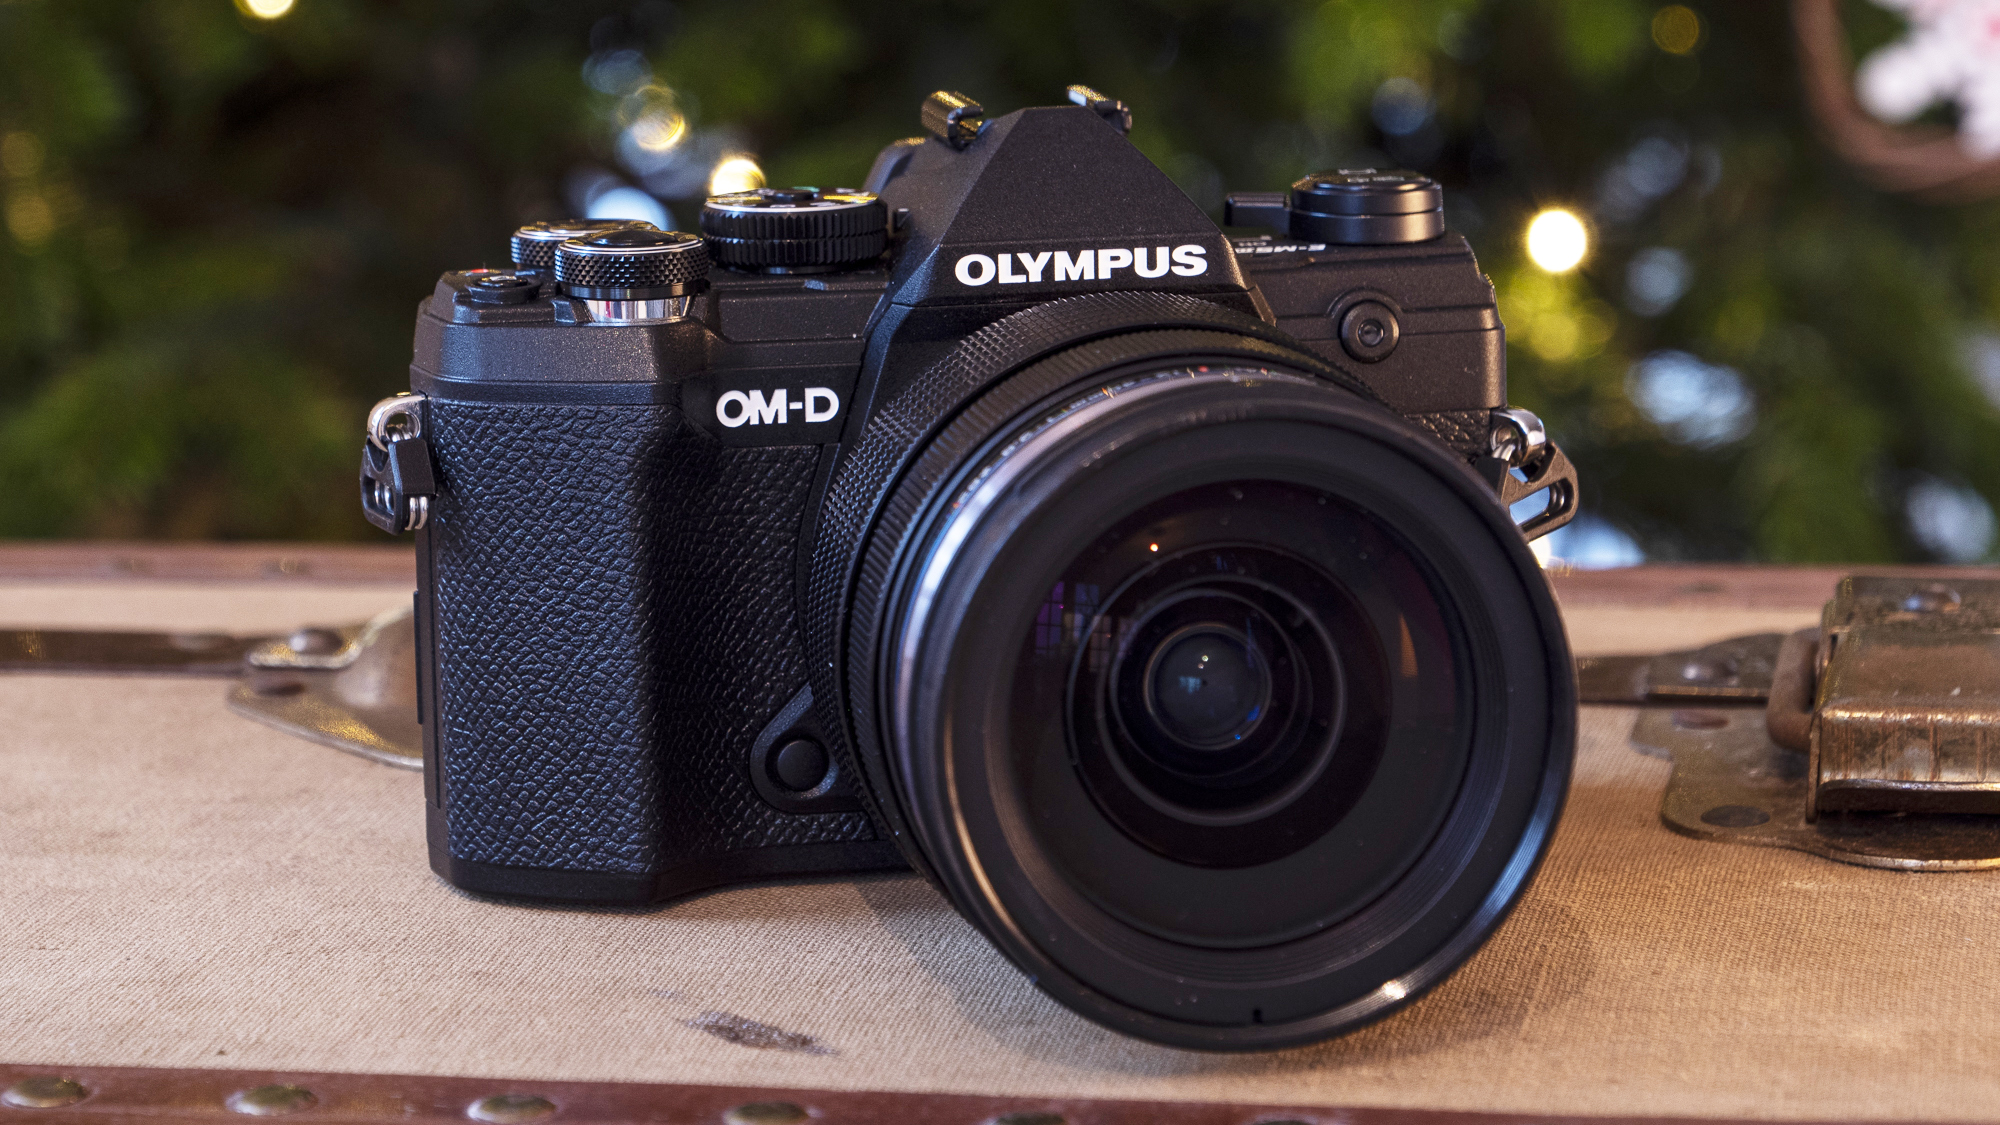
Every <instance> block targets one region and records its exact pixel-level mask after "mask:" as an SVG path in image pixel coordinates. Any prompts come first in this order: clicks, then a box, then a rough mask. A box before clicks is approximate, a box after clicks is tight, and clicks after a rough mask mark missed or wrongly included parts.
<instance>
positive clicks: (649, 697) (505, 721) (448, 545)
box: [429, 399, 875, 882]
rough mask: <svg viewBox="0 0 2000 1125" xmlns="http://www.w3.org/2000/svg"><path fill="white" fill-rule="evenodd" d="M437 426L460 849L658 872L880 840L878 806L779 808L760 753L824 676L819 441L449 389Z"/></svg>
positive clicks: (488, 856) (442, 677) (443, 605)
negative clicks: (723, 438) (809, 546)
mask: <svg viewBox="0 0 2000 1125" xmlns="http://www.w3.org/2000/svg"><path fill="white" fill-rule="evenodd" d="M429 422H430V425H431V430H430V435H429V436H430V440H431V444H432V448H433V449H434V450H435V452H436V457H437V466H438V474H439V495H438V498H437V501H436V503H435V505H434V507H433V509H432V512H433V514H432V517H431V527H432V535H431V543H432V551H433V556H432V564H433V568H434V580H433V582H434V585H433V597H434V598H435V603H436V614H437V639H436V645H437V655H438V660H437V667H438V676H439V683H438V700H439V705H438V708H439V712H440V714H439V716H438V719H437V723H438V732H439V736H440V743H441V747H440V757H441V759H442V770H443V781H444V802H445V825H446V839H447V841H448V846H449V848H450V851H451V854H452V855H453V856H455V857H457V858H459V859H462V860H469V861H473V862H475V863H481V864H493V865H505V866H510V867H522V868H534V869H557V870H564V871H578V872H600V873H608V874H615V875H624V876H631V877H635V878H646V877H655V876H660V875H661V874H662V873H666V872H671V871H672V870H674V869H677V868H688V867H698V866H701V865H703V864H705V863H707V864H709V865H710V866H713V861H714V860H715V859H716V857H719V856H722V855H725V854H727V853H733V852H741V851H742V850H744V849H761V848H772V847H780V846H785V845H794V844H818V843H836V842H851V841H865V840H871V839H874V838H875V833H874V831H873V829H872V827H871V826H870V824H869V822H868V820H867V818H866V817H865V816H864V815H863V814H861V813H856V812H849V813H821V814H814V815H797V814H790V813H783V812H780V811H778V810H777V809H774V808H772V807H771V806H769V805H767V804H765V803H764V802H763V801H762V800H760V799H759V798H758V797H757V795H756V792H755V790H754V789H753V788H752V786H751V784H750V781H749V777H748V775H747V773H746V772H745V766H744V761H745V754H746V752H747V749H748V747H749V746H750V744H751V742H752V740H753V739H754V738H755V737H756V735H757V733H758V731H759V730H760V729H761V728H762V727H763V725H764V724H765V723H767V722H769V721H770V719H771V718H772V716H773V715H775V714H776V713H777V712H778V711H779V710H781V709H782V708H783V707H784V705H785V704H786V702H787V701H788V700H789V699H790V698H791V696H792V695H793V694H794V693H796V692H797V691H798V689H799V687H800V685H802V684H803V683H805V681H806V674H805V669H804V666H803V659H804V658H803V646H802V644H801V643H800V639H799V632H798V622H797V620H796V611H795V598H794V595H793V590H794V585H793V566H794V561H793V560H794V559H795V557H796V554H795V553H796V550H797V536H798V530H799V520H800V517H801V514H802V508H803V504H804V502H805V498H806V494H807V491H808V488H809V485H810V482H811V477H812V473H813V471H814V466H815V464H816V458H817V453H818V450H817V448H816V447H811V446H779V447H760V448H738V449H725V448H722V447H719V446H717V445H715V444H714V443H713V442H712V441H710V440H709V439H707V438H704V437H701V436H699V435H697V434H695V433H694V432H693V431H692V430H689V429H687V428H683V427H680V426H679V418H678V408H677V407H674V406H660V405H653V406H644V405H633V406H602V405H556V404H521V403H506V404H496V403H469V402H453V401H441V400H438V399H433V400H432V401H431V403H430V406H429ZM708 881H709V882H714V881H716V880H714V879H710V880H708Z"/></svg>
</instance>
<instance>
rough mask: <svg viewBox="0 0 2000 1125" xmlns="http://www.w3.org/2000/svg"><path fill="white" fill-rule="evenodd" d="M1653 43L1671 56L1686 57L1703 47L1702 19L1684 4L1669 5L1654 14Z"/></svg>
mask: <svg viewBox="0 0 2000 1125" xmlns="http://www.w3.org/2000/svg"><path fill="white" fill-rule="evenodd" d="M1653 43H1654V44H1655V45H1657V46H1658V47H1659V48H1660V50H1662V51H1665V52H1666V53H1668V54H1670V55H1685V54H1687V53H1688V52H1689V51H1692V50H1694V49H1695V48H1696V47H1699V46H1700V45H1701V17H1700V16H1698V15H1696V14H1695V11H1694V9H1693V8H1690V7H1687V6H1686V5H1684V4H1669V5H1667V6H1666V7H1664V8H1661V9H1660V10H1659V11H1657V12H1655V13H1653Z"/></svg>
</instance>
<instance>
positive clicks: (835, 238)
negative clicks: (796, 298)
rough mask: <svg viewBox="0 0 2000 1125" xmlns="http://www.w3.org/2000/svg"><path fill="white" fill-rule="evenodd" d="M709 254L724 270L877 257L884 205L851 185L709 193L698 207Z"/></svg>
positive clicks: (802, 269)
mask: <svg viewBox="0 0 2000 1125" xmlns="http://www.w3.org/2000/svg"><path fill="white" fill-rule="evenodd" d="M701 233H702V234H703V236H705V237H706V238H707V239H708V250H709V253H710V254H712V255H714V257H715V260H716V261H717V262H720V263H721V264H723V265H725V266H729V267H731V268H732V269H740V270H766V271H769V272H772V273H812V272H818V271H824V270H833V269H839V268H841V267H843V266H854V265H858V264H860V263H862V262H867V261H870V260H872V259H874V258H876V257H879V256H880V255H881V253H882V251H883V250H885V249H887V248H888V245H889V210H888V208H887V207H885V206H883V204H882V201H881V200H880V199H879V198H877V197H875V196H874V195H871V194H869V193H868V192H865V191H855V190H853V189H851V188H834V189H833V190H831V191H824V192H823V191H821V190H819V189H818V188H810V187H800V188H758V189H757V190H755V191H739V192H733V193H731V194H729V195H713V196H710V197H709V199H708V202H707V203H705V204H703V205H702V208H701Z"/></svg>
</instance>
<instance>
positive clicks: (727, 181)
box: [708, 156, 764, 195]
mask: <svg viewBox="0 0 2000 1125" xmlns="http://www.w3.org/2000/svg"><path fill="white" fill-rule="evenodd" d="M763 186H764V170H763V169H762V168H759V167H757V161H756V160H754V159H752V158H750V157H748V156H731V157H727V158H725V159H724V160H723V161H722V163H720V164H717V165H716V166H715V173H714V174H713V175H711V176H709V178H708V194H710V195H728V194H729V193H730V192H733V191H754V190H756V189H757V188H760V187H763Z"/></svg>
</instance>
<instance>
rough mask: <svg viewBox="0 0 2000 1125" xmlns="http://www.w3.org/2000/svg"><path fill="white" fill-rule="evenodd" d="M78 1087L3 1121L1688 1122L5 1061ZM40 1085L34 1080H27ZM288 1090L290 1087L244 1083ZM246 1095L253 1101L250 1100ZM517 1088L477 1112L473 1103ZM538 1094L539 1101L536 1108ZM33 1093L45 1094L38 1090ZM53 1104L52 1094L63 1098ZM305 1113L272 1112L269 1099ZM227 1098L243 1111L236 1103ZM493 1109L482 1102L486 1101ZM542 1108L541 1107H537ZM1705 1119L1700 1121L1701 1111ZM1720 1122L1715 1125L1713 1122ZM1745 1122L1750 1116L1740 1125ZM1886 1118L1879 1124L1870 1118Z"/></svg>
mask: <svg viewBox="0 0 2000 1125" xmlns="http://www.w3.org/2000/svg"><path fill="white" fill-rule="evenodd" d="M50 1078H61V1079H67V1080H69V1081H71V1082H74V1083H76V1084H77V1086H79V1087H81V1088H82V1089H83V1090H84V1091H85V1095H84V1097H83V1098H82V1099H81V1100H80V1101H77V1102H75V1103H74V1104H72V1105H67V1106H55V1107H50V1108H17V1107H15V1106H14V1105H12V1104H5V1103H8V1102H9V1097H8V1096H7V1095H0V1122H8V1123H10V1125H12V1123H14V1122H20V1123H26V1122H50V1123H56V1122H73V1123H74V1122H89V1123H91V1125H111V1123H115V1122H133V1123H135V1125H138V1123H148V1122H151V1123H157V1122H169V1121H209V1122H221V1121H236V1122H242V1121H244V1120H245V1119H246V1118H245V1116H244V1115H245V1114H250V1113H256V1112H257V1109H256V1108H255V1107H256V1106H257V1105H258V1103H259V1102H261V1103H262V1107H263V1109H264V1113H263V1114H260V1116H266V1115H267V1116H283V1117H287V1118H289V1119H291V1120H292V1121H295V1122H297V1125H377V1123H380V1125H389V1123H391V1122H394V1123H398V1125H443V1123H445V1122H452V1123H458V1125H462V1123H464V1122H466V1121H468V1120H471V1121H479V1120H487V1121H495V1122H500V1123H502V1125H573V1123H590V1125H597V1123H610V1122H659V1123H662V1125H669V1123H670V1125H697V1123H710V1122H713V1123H715V1125H787V1123H800V1125H803V1123H806V1122H811V1123H812V1125H891V1123H895V1125H904V1123H908V1125H917V1123H923V1125H1281V1123H1282V1125H1293V1123H1298V1125H1306V1123H1310V1125H1335V1123H1336V1122H1337V1123H1339V1125H1670V1123H1672V1122H1687V1121H1689V1120H1691V1119H1688V1118H1665V1117H1565V1116H1550V1115H1548V1114H1539V1113H1536V1114H1524V1113H1478V1112H1464V1111H1454V1110H1416V1109H1370V1108H1364V1107H1348V1108H1333V1107H1327V1106H1310V1107H1309V1106H1274V1105H1222V1104H1217V1103H1213V1102H1139V1101H1109V1100H1100V1099H1094V1098H1062V1097H1057V1098H1031V1097H986V1096H979V1095H969V1094H924V1093H899V1092H892V1091H844V1090H843V1091H835V1090H785V1089H776V1088H758V1087H747V1086H669V1085H652V1084H640V1083H631V1082H539V1081H529V1080H524V1081H512V1080H494V1079H486V1078H438V1077H420V1076H413V1075H386V1074H317V1073H302V1072H293V1071H246V1070H168V1069H152V1068H135V1067H90V1066H84V1067H64V1066H20V1065H5V1064H0V1086H4V1087H6V1088H7V1092H8V1095H11V1093H12V1091H13V1090H15V1089H21V1088H23V1087H22V1086H17V1085H16V1084H17V1083H23V1084H24V1085H26V1088H27V1089H29V1090H30V1091H34V1090H37V1089H39V1090H41V1091H43V1092H44V1094H46V1091H47V1089H48V1083H47V1082H46V1080H47V1079H50ZM33 1079H42V1080H44V1082H43V1083H42V1084H41V1085H40V1086H35V1085H32V1084H26V1083H24V1080H33ZM265 1087H295V1088H297V1089H299V1090H304V1091H307V1092H308V1094H309V1096H302V1095H299V1094H298V1093H296V1092H285V1093H279V1095H278V1096H275V1097H274V1096H271V1094H269V1093H267V1094H265V1095H264V1096H263V1097H261V1098H260V1097H258V1096H257V1095H256V1094H254V1093H252V1092H253V1091H259V1090H260V1089H261V1088H265ZM244 1095H249V1096H248V1097H247V1098H246V1097H245V1096H244ZM495 1095H502V1096H505V1095H512V1098H511V1099H509V1100H508V1101H507V1102H505V1103H502V1104H500V1105H497V1106H492V1109H494V1110H498V1111H499V1112H498V1113H497V1114H495V1113H493V1112H488V1113H487V1114H486V1115H485V1116H484V1117H476V1116H473V1115H472V1107H474V1106H475V1105H477V1104H479V1103H480V1102H481V1100H482V1099H486V1098H490V1097H494V1096H495ZM535 1099H539V1100H540V1101H539V1102H537V1101H536V1100H535ZM42 1100H52V1099H48V1098H46V1097H44V1098H43V1099H42ZM58 1100H59V1099H58ZM287 1100H289V1101H290V1102H291V1103H292V1104H298V1105H302V1108H298V1109H296V1110H291V1111H289V1112H280V1113H276V1114H273V1113H271V1112H270V1110H271V1108H272V1107H273V1105H274V1103H275V1104H276V1105H277V1106H283V1105H284V1104H285V1103H286V1101H287ZM232 1101H234V1104H236V1105H239V1106H244V1105H245V1103H246V1101H247V1102H248V1103H249V1105H248V1106H246V1107H245V1108H242V1109H235V1110H232V1109H231V1108H230V1106H231V1104H232ZM489 1105H491V1103H489ZM537 1113H539V1115H537ZM1703 1120H1708V1119H1703ZM1714 1120H1716V1121H1717V1122H1718V1123H1719V1122H1720V1121H1721V1119H1714ZM1746 1125H1747V1123H1746ZM1872 1125H1884V1123H1880V1122H1877V1123H1872Z"/></svg>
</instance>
